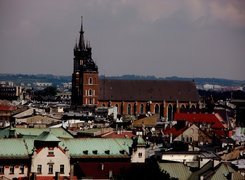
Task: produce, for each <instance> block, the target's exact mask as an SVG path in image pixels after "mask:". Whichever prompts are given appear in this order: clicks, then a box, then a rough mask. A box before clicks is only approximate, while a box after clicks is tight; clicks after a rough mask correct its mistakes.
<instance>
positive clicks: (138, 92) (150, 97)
mask: <svg viewBox="0 0 245 180" xmlns="http://www.w3.org/2000/svg"><path fill="white" fill-rule="evenodd" d="M99 100H100V101H103V100H104V101H108V100H111V101H163V100H166V101H176V100H178V101H195V102H196V101H198V92H197V89H196V86H195V84H194V83H193V82H191V81H176V80H121V79H120V80H119V79H100V95H99Z"/></svg>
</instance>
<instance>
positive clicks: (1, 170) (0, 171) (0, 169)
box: [0, 165, 4, 174]
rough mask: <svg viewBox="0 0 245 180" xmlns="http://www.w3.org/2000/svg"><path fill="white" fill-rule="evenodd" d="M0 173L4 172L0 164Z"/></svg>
mask: <svg viewBox="0 0 245 180" xmlns="http://www.w3.org/2000/svg"><path fill="white" fill-rule="evenodd" d="M0 174H4V166H3V165H0Z"/></svg>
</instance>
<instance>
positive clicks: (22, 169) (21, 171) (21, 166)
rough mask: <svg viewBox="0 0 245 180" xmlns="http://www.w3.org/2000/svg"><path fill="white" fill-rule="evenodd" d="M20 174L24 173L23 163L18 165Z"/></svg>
mask: <svg viewBox="0 0 245 180" xmlns="http://www.w3.org/2000/svg"><path fill="white" fill-rule="evenodd" d="M20 174H24V165H20Z"/></svg>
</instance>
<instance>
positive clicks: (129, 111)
mask: <svg viewBox="0 0 245 180" xmlns="http://www.w3.org/2000/svg"><path fill="white" fill-rule="evenodd" d="M128 114H129V115H131V104H128Z"/></svg>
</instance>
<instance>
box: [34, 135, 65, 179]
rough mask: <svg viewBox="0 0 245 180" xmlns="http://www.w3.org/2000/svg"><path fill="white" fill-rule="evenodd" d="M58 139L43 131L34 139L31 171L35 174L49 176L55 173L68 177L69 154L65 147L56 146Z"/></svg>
mask: <svg viewBox="0 0 245 180" xmlns="http://www.w3.org/2000/svg"><path fill="white" fill-rule="evenodd" d="M59 142H60V140H59V139H58V138H57V137H55V136H54V135H53V134H51V133H50V132H47V131H44V132H43V133H42V134H40V136H39V137H38V138H37V139H36V140H35V141H34V148H35V149H34V153H33V156H32V164H31V173H34V174H36V176H37V177H38V176H42V177H44V176H51V177H53V176H54V175H55V174H56V173H59V175H60V176H65V177H69V173H70V156H69V155H68V151H67V149H66V148H64V149H63V148H62V147H60V146H58V144H59Z"/></svg>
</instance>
